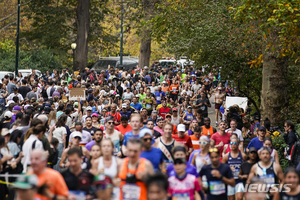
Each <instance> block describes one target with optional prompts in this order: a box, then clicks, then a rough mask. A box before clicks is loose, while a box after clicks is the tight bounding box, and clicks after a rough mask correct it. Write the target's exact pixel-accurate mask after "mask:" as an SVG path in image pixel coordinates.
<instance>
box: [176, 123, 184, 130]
mask: <svg viewBox="0 0 300 200" xmlns="http://www.w3.org/2000/svg"><path fill="white" fill-rule="evenodd" d="M177 131H178V132H185V125H184V124H178V126H177Z"/></svg>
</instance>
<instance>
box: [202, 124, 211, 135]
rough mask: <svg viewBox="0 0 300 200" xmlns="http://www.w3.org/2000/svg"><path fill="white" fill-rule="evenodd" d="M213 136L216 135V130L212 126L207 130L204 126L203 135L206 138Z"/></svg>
mask: <svg viewBox="0 0 300 200" xmlns="http://www.w3.org/2000/svg"><path fill="white" fill-rule="evenodd" d="M212 134H214V129H213V127H212V126H210V128H209V129H207V128H205V126H204V125H203V126H202V135H206V136H212Z"/></svg>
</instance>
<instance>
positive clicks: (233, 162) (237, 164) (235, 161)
mask: <svg viewBox="0 0 300 200" xmlns="http://www.w3.org/2000/svg"><path fill="white" fill-rule="evenodd" d="M242 163H243V157H242V153H241V152H239V155H238V156H237V157H236V158H233V157H232V156H231V152H229V154H228V161H227V164H228V165H229V167H234V168H235V170H234V171H233V172H232V173H233V178H234V179H235V183H236V184H237V183H239V182H242V180H240V179H239V178H238V177H239V173H240V168H241V165H242Z"/></svg>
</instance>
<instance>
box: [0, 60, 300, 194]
mask: <svg viewBox="0 0 300 200" xmlns="http://www.w3.org/2000/svg"><path fill="white" fill-rule="evenodd" d="M219 76H220V75H219V74H218V73H214V72H213V73H209V74H203V73H202V71H201V70H198V69H195V68H194V67H193V66H186V68H185V69H182V67H181V66H176V65H175V66H173V65H170V66H169V67H166V68H161V67H160V65H159V63H155V64H153V65H152V66H151V67H150V68H149V67H147V66H145V67H143V68H139V67H138V66H137V67H135V68H133V69H132V70H129V71H128V70H127V71H126V70H123V68H122V67H120V68H118V69H114V68H108V69H107V70H103V71H101V72H100V73H98V74H97V73H96V72H95V71H93V70H90V69H88V68H86V69H85V70H82V71H79V70H78V71H75V72H74V73H72V74H71V73H70V72H69V70H68V69H64V70H62V72H61V73H60V72H58V71H57V70H53V72H52V73H51V72H48V71H47V72H46V73H45V74H44V75H43V76H42V77H38V76H37V75H36V74H35V71H34V70H33V72H32V74H29V75H28V76H26V77H22V74H19V75H18V76H17V77H9V76H5V77H4V78H3V79H2V80H1V81H2V83H1V84H0V107H1V112H2V115H1V117H0V120H1V123H0V129H1V136H0V148H1V152H0V171H1V173H0V200H1V199H19V200H33V199H34V200H37V199H41V200H65V199H70V200H81V199H87V200H92V199H99V200H110V199H112V200H117V199H120V200H123V199H124V200H147V199H149V200H167V199H174V200H194V199H195V200H200V199H201V200H205V199H207V200H227V199H229V200H235V199H237V200H242V199H246V200H249V199H255V200H263V199H274V200H299V199H300V185H299V174H298V171H297V170H296V168H297V169H298V168H300V166H297V164H298V161H297V155H296V156H295V155H292V152H293V149H297V145H295V144H296V143H297V142H298V141H299V139H298V138H299V137H298V134H297V133H296V132H295V130H294V129H295V125H294V124H293V122H291V121H289V120H288V121H286V122H285V123H284V129H285V130H284V131H283V132H282V133H281V132H280V131H279V129H278V128H274V127H271V126H270V121H269V120H268V119H265V120H261V119H260V118H259V116H258V115H256V114H254V115H253V113H252V111H251V108H250V107H247V108H246V109H242V108H240V107H239V106H237V105H234V106H231V107H229V108H226V106H225V99H226V97H227V96H234V95H235V88H233V87H231V86H230V84H229V83H228V82H227V81H226V82H221V81H219V79H220V77H219ZM74 88H82V90H84V92H85V93H86V98H82V97H78V98H75V99H76V100H74V97H72V98H70V97H71V95H70V91H72V89H74ZM71 99H72V100H71ZM210 107H214V110H215V112H214V113H210V112H209V108H210ZM210 117H213V118H212V120H214V121H215V122H216V124H214V123H212V120H211V118H210ZM275 132H276V134H277V133H279V134H283V135H284V139H285V142H286V144H287V148H286V151H285V152H284V155H285V156H286V158H287V159H289V161H288V162H289V164H290V166H291V167H290V168H288V169H286V170H285V171H283V170H282V168H281V166H280V163H279V153H280V152H277V151H276V150H275V149H274V148H273V144H272V137H273V136H274V133H275ZM299 144H300V143H299ZM294 147H295V148H294ZM299 148H300V145H299ZM294 151H295V150H294Z"/></svg>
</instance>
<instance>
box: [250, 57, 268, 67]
mask: <svg viewBox="0 0 300 200" xmlns="http://www.w3.org/2000/svg"><path fill="white" fill-rule="evenodd" d="M262 56H263V55H262V54H260V55H259V57H258V58H255V59H254V60H252V61H250V62H248V65H250V68H252V67H253V65H254V66H255V67H256V68H258V65H259V64H262V63H263V62H264V61H263V57H262Z"/></svg>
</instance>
